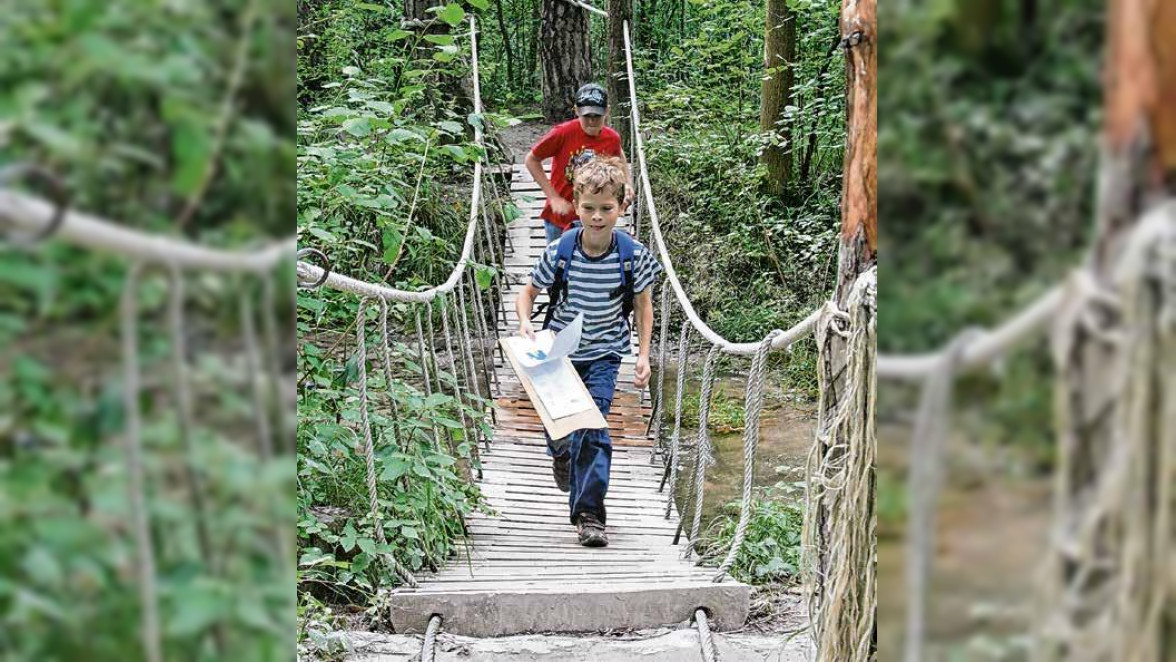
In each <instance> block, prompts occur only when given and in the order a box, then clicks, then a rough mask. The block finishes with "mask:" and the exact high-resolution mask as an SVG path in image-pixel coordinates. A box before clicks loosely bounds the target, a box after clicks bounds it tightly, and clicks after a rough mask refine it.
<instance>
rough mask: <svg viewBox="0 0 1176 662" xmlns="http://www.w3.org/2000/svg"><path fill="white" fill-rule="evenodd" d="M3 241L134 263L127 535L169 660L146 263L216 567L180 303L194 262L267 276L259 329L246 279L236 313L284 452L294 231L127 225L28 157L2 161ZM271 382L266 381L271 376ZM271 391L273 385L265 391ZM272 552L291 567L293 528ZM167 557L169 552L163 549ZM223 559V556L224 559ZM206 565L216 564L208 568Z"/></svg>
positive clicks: (191, 484) (152, 661) (262, 413)
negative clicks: (148, 440) (246, 245)
mask: <svg viewBox="0 0 1176 662" xmlns="http://www.w3.org/2000/svg"><path fill="white" fill-rule="evenodd" d="M17 179H22V180H25V181H30V182H33V183H39V184H41V185H43V186H48V188H50V189H51V190H50V195H51V196H52V197H53V200H52V201H47V200H43V199H41V198H40V197H38V196H36V195H32V194H28V193H24V192H20V191H17V190H14V189H12V188H8V186H10V185H12V184H15V183H16V181H15V180H17ZM0 186H4V188H0V227H2V228H3V230H4V232H3V234H0V243H2V244H7V245H11V246H15V247H18V248H26V249H27V248H30V247H32V246H38V245H41V244H43V243H44V242H47V241H49V240H52V241H55V242H60V243H64V244H69V245H73V246H76V247H78V248H82V249H87V250H90V251H93V252H96V253H104V254H107V255H113V256H116V257H121V258H125V259H126V260H127V261H128V262H129V264H130V266H129V268H128V270H127V273H126V275H125V277H124V282H123V290H122V295H121V303H120V316H119V317H120V330H121V362H122V373H123V385H122V387H123V407H124V412H125V417H126V419H125V420H126V424H125V428H124V432H123V438H124V449H123V450H124V454H125V462H126V472H127V499H128V503H129V507H130V527H129V528H130V535H131V538H132V541H133V550H134V551H133V555H134V559H135V568H136V575H135V581H136V584H137V585H138V593H139V605H140V609H141V614H140V616H139V618H140V628H139V629H140V637H141V646H142V655H143V657H144V659H146V660H147V661H148V662H162V660H163V659H164V648H165V646H164V632H163V623H162V620H163V619H162V617H161V607H160V596H159V589H158V576H157V575H158V572H159V568H160V566H161V562H160V561H159V558H160V552H159V550H157V549H156V545H155V542H154V540H153V537H152V535H151V527H152V515H151V512H150V509H149V508H148V502H147V498H148V496H147V495H148V494H149V493H150V491H151V489H150V484H151V483H152V476H151V471H150V470H149V467H150V466H151V465H150V463H149V462H147V461H146V458H145V454H146V448H145V444H144V441H143V437H144V428H145V425H144V421H143V413H142V404H141V397H142V393H141V390H142V384H143V379H142V374H143V370H144V366H143V361H142V357H141V352H140V339H139V335H140V328H139V327H140V325H139V319H138V318H139V285H140V282H141V280H142V276H143V274H144V273H145V272H146V271H147V270H148V269H150V268H156V269H159V270H162V271H163V272H164V274H165V276H166V277H167V279H168V280H169V282H170V288H169V293H168V301H167V309H166V317H167V322H166V326H167V333H168V335H169V337H170V340H171V344H172V347H171V352H170V362H171V369H172V370H171V373H172V374H171V375H170V377H171V389H170V392H171V394H172V396H173V397H174V399H175V403H174V405H175V415H176V434H177V437H178V439H179V442H180V447H181V449H182V452H183V455H182V458H181V462H182V464H183V476H184V480H185V482H186V483H187V485H186V486H185V493H186V495H187V498H188V500H189V502H190V503H191V506H192V508H193V512H194V522H193V528H194V530H195V531H194V535H195V539H196V547H197V550H198V551H199V554H200V561H201V562H202V563H204V564H206V565H208V566H209V567H210V568H215V567H217V566H218V561H219V560H220V559H218V558H217V552H216V545H215V544H214V541H213V540H212V538H213V534H212V532H211V531H210V526H209V525H210V515H209V504H208V501H207V500H206V497H207V494H206V491H207V490H208V489H209V486H208V485H207V481H206V480H204V478H203V477H202V476H201V473H202V472H201V471H200V470H199V469H198V467H197V462H196V459H195V456H196V452H195V447H194V446H195V445H194V444H193V439H194V436H195V434H196V426H195V420H194V419H195V417H194V411H193V410H194V405H193V401H194V397H193V393H192V388H191V380H190V376H189V372H190V366H189V364H188V358H187V351H188V347H187V339H186V337H185V333H186V331H185V330H186V326H185V322H184V307H185V302H186V297H185V287H184V279H185V273H186V272H189V271H198V272H204V273H215V274H220V275H222V276H228V277H235V278H240V279H244V278H255V279H258V280H260V281H261V285H262V292H263V299H262V301H263V304H264V305H265V308H263V309H262V310H263V313H262V315H261V322H262V325H261V337H260V338H259V335H258V330H257V328H256V326H255V320H256V318H257V312H256V311H255V310H254V306H253V305H252V304H253V302H252V301H251V300H250V299H249V296H248V295H247V294H246V290H245V289H244V288H242V289H241V300H240V308H239V315H240V322H241V331H242V334H243V336H244V337H243V340H244V343H243V347H244V351H245V355H246V356H245V359H246V364H247V366H246V367H247V372H248V373H249V374H248V375H247V381H249V382H250V384H249V390H250V393H251V396H252V397H251V400H252V409H253V411H252V414H253V416H254V417H255V419H256V421H255V422H256V425H257V428H256V429H257V432H258V443H257V447H256V449H255V450H256V456H257V458H258V459H260V460H261V461H269V460H271V459H272V458H273V457H274V456H275V454H276V453H277V452H278V451H279V450H281V451H288V450H290V449H291V448H293V445H292V444H283V445H282V446H281V447H279V446H278V445H277V444H275V441H274V437H273V431H274V429H275V426H273V425H272V423H271V420H270V416H271V410H281V409H282V407H280V406H274V407H270V406H269V405H270V404H271V403H274V404H276V402H277V397H278V393H279V391H278V389H277V384H276V374H275V373H276V371H277V370H278V369H279V365H280V356H279V355H278V351H279V350H278V346H277V340H276V330H275V325H274V323H273V319H272V317H273V314H274V306H273V304H274V299H273V282H272V280H273V277H274V274H273V272H274V271H275V270H276V268H277V267H278V266H279V264H280V263H282V262H285V261H287V260H291V259H293V258H294V253H295V250H294V249H295V242H294V239H293V237H291V238H288V239H285V240H281V241H277V242H274V243H272V244H270V245H269V246H267V247H264V248H260V249H255V250H225V249H218V248H212V247H209V246H206V245H203V244H200V243H196V242H193V241H189V240H186V239H183V238H178V237H170V236H165V235H159V234H153V233H149V232H147V231H142V230H137V229H133V228H128V227H125V226H123V225H120V224H119V223H117V222H115V221H112V220H110V219H106V218H102V217H100V216H97V215H94V214H88V213H85V212H82V211H79V210H76V209H72V208H69V206H68V205H67V201H68V196H67V195H66V193H65V190H64V186H63V185H62V184H61V182H60V181H59V180H58V179H57V178H56V177H54V176H52V175H51V174H49V173H48V171H46V170H44V169H42V168H39V167H31V166H6V167H5V168H4V169H3V171H2V174H0ZM266 379H268V380H269V381H270V382H271V383H270V387H271V388H269V389H267V388H266V387H265V380H266ZM267 392H268V393H267ZM276 428H277V430H278V431H279V432H281V433H282V434H287V433H289V434H292V431H293V429H292V427H291V426H289V425H287V424H286V422H285V421H284V419H282V418H281V417H280V414H279V415H278V425H277V426H276ZM273 533H274V541H273V543H274V544H273V548H272V549H273V552H274V555H275V556H276V557H277V558H278V561H277V564H276V567H278V568H282V569H283V572H285V569H290V570H291V572H292V568H291V565H292V563H293V561H294V553H293V550H292V542H293V539H292V537H291V536H290V535H288V534H289V530H288V528H285V527H282V526H276V527H274V531H273ZM164 558H165V560H166V557H164ZM220 565H223V564H220ZM210 572H218V571H215V570H210ZM210 634H211V636H212V637H213V640H214V641H213V643H214V646H215V648H216V649H217V650H218V652H219V653H220V654H225V653H226V651H225V650H224V647H225V645H226V644H225V642H226V639H225V633H224V631H223V626H220V625H218V626H216V627H214V628H212V629H211V632H210Z"/></svg>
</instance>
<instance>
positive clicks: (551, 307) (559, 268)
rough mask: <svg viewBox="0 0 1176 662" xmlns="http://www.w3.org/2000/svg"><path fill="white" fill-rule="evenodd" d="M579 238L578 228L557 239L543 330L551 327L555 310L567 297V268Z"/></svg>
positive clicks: (571, 229)
mask: <svg viewBox="0 0 1176 662" xmlns="http://www.w3.org/2000/svg"><path fill="white" fill-rule="evenodd" d="M579 236H580V228H576V227H573V228H570V229H568V230H567V231H566V232H564V233H563V235H561V236H560V238H559V245H558V246H556V249H555V264H553V265H552V267H553V269H554V275H553V277H552V281H551V287H549V288H547V298H548V302H547V310H546V311H545V312H544V315H543V328H544V329H546V328H547V327H549V326H551V320H552V318H553V317H555V309H556V308H557V307H558V306H559V304H560V303H562V302H563V301H564V299H567V297H568V278H567V273H568V266H569V265H570V264H571V263H572V253H573V252H574V251H575V250H576V239H577V238H578V237H579ZM541 310H542V308H541ZM536 314H538V311H536Z"/></svg>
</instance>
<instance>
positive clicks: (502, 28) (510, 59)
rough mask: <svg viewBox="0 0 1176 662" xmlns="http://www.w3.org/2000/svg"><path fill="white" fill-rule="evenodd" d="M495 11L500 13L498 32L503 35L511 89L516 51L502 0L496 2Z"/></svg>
mask: <svg viewBox="0 0 1176 662" xmlns="http://www.w3.org/2000/svg"><path fill="white" fill-rule="evenodd" d="M494 9H495V10H496V11H497V13H498V31H499V32H500V33H501V34H502V48H503V50H504V51H506V87H507V89H510V87H511V86H513V85H514V80H515V75H514V61H515V56H514V49H513V48H511V45H510V31H509V30H507V29H506V19H505V18H504V17H503V14H504V13H505V11H504V10H503V8H502V0H494Z"/></svg>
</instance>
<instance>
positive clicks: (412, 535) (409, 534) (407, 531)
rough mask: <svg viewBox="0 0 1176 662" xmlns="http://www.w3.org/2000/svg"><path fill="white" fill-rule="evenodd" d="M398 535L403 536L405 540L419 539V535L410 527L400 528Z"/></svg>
mask: <svg viewBox="0 0 1176 662" xmlns="http://www.w3.org/2000/svg"><path fill="white" fill-rule="evenodd" d="M400 535H402V536H404V537H405V538H408V539H409V540H420V539H421V537H420V535H418V534H417V530H416V529H414V528H412V527H411V526H404V527H401V528H400Z"/></svg>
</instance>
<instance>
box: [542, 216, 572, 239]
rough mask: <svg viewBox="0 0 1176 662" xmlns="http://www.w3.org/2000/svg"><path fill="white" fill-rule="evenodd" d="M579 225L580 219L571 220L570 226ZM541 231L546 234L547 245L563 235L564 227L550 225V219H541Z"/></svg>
mask: <svg viewBox="0 0 1176 662" xmlns="http://www.w3.org/2000/svg"><path fill="white" fill-rule="evenodd" d="M578 225H580V219H578V218H577V219H576V220H574V221H572V227H573V228H574V227H576V226H578ZM543 233H544V234H545V235H546V236H547V245H550V244H551V242H553V241H555V240H556V239H559V238H560V237H562V236H563V233H564V229H563V228H561V227H559V226H558V225H552V223H551V221H543Z"/></svg>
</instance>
